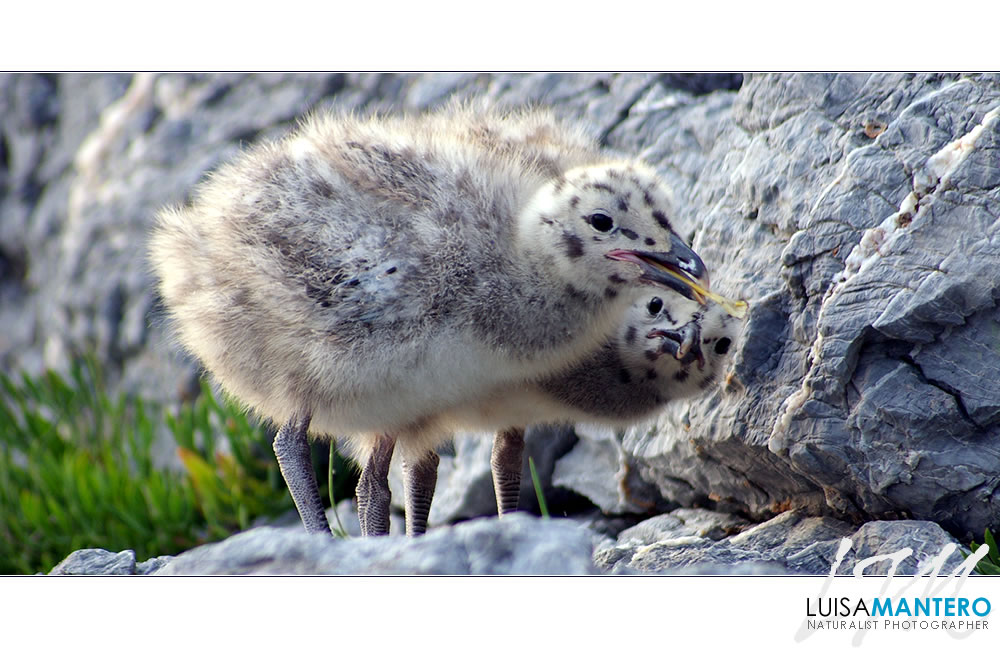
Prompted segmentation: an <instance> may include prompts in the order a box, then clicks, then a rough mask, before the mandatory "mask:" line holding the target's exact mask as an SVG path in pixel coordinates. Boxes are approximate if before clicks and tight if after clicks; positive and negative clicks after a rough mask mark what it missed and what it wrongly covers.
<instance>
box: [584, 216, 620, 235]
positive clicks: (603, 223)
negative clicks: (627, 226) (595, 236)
mask: <svg viewBox="0 0 1000 650" xmlns="http://www.w3.org/2000/svg"><path fill="white" fill-rule="evenodd" d="M590 225H591V226H593V227H594V230H596V231H598V232H608V231H610V230H611V229H612V228H614V227H615V220H614V219H612V218H611V217H609V216H608V215H606V214H602V213H600V212H595V213H594V214H592V215H590Z"/></svg>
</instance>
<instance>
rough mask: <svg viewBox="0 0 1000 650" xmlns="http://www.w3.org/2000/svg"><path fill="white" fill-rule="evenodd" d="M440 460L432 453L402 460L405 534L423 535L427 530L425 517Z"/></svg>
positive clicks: (429, 506) (428, 509)
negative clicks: (415, 458)
mask: <svg viewBox="0 0 1000 650" xmlns="http://www.w3.org/2000/svg"><path fill="white" fill-rule="evenodd" d="M440 460H441V458H440V456H438V455H437V454H436V453H434V451H433V450H432V451H430V452H427V453H425V454H424V455H422V456H420V457H418V458H417V460H415V461H414V460H411V459H409V458H404V459H403V487H404V489H405V490H406V534H407V535H409V536H410V537H415V536H417V535H423V534H424V532H425V531H426V530H427V515H428V513H430V510H431V500H432V499H433V498H434V488H435V486H436V485H437V469H438V462H440Z"/></svg>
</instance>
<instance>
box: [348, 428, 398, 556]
mask: <svg viewBox="0 0 1000 650" xmlns="http://www.w3.org/2000/svg"><path fill="white" fill-rule="evenodd" d="M395 446H396V439H395V438H392V437H390V436H378V438H376V440H375V447H374V448H373V449H372V453H371V455H370V456H368V461H367V462H366V463H365V466H364V467H363V468H362V469H361V477H360V478H359V479H358V490H357V495H358V519H359V520H360V521H361V534H362V535H364V536H366V537H370V536H373V535H388V534H389V499H390V498H391V494H390V493H389V461H391V460H392V450H393V449H394V448H395Z"/></svg>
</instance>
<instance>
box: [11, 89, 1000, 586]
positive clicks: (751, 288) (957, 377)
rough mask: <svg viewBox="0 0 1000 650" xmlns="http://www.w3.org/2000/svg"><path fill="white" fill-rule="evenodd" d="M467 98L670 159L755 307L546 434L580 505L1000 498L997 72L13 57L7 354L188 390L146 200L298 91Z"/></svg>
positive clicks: (940, 509)
mask: <svg viewBox="0 0 1000 650" xmlns="http://www.w3.org/2000/svg"><path fill="white" fill-rule="evenodd" d="M478 95H485V96H487V97H490V98H493V99H494V100H496V101H499V102H505V103H510V104H520V103H525V102H541V103H545V104H548V105H551V106H552V107H553V108H554V109H555V110H556V111H557V112H559V113H561V114H563V115H565V116H567V117H571V118H576V119H579V120H582V121H583V122H585V123H586V124H587V125H588V128H590V129H591V130H592V132H593V133H594V134H595V135H597V136H598V137H600V138H601V139H602V140H603V141H604V142H606V143H607V145H608V146H610V147H613V148H616V149H620V150H623V151H626V152H630V153H634V154H638V155H639V156H640V157H642V158H644V159H645V160H646V161H647V162H649V163H650V164H652V165H653V166H654V167H656V168H657V169H658V170H659V172H660V174H661V175H662V176H663V177H664V179H665V180H666V181H667V182H668V183H670V184H671V185H672V186H673V188H674V193H675V196H676V197H677V205H676V217H675V219H674V225H675V227H676V229H677V230H678V232H679V233H680V234H681V235H682V236H683V237H685V238H689V239H690V240H691V241H692V243H693V248H694V249H695V250H697V251H698V253H699V254H700V255H701V256H702V258H703V259H704V260H705V262H706V264H707V265H708V267H709V268H710V269H711V273H712V286H713V290H715V291H716V292H718V293H721V294H724V295H727V296H731V297H734V298H735V297H743V298H746V299H747V300H749V301H750V311H749V316H748V318H747V321H746V324H745V327H744V330H743V333H742V336H741V339H740V341H738V343H737V345H736V346H735V348H734V358H733V362H732V364H731V367H730V368H728V370H729V373H728V376H727V378H726V381H725V382H724V383H723V385H722V386H720V387H718V388H715V389H712V390H711V391H709V392H708V393H707V394H705V395H704V396H702V397H701V398H697V399H693V400H690V401H688V402H684V403H677V404H671V405H669V406H668V407H667V408H666V409H665V410H664V412H663V414H662V416H661V417H660V418H659V420H658V421H657V422H656V423H655V425H654V426H643V427H637V428H634V429H629V430H624V431H618V432H591V431H584V430H578V431H576V432H575V433H574V432H571V431H567V430H558V431H548V432H547V433H546V431H545V430H540V431H541V433H540V434H539V435H538V439H539V440H540V441H542V442H539V445H540V447H539V448H538V449H537V450H536V451H535V452H533V453H535V460H536V463H537V464H539V465H540V467H539V469H540V471H541V473H542V481H543V483H544V485H543V487H544V488H545V489H546V493H547V494H548V495H549V496H551V497H552V498H553V500H556V501H557V502H559V503H561V504H563V506H564V509H565V510H566V511H567V512H568V513H569V514H572V513H573V512H574V511H581V512H582V511H584V510H586V508H585V507H583V505H581V504H584V505H587V506H589V505H590V504H593V506H597V507H598V508H599V509H600V510H601V511H602V512H603V513H604V515H605V516H606V517H611V518H615V517H618V518H623V519H622V521H626V522H631V523H636V522H638V521H639V520H641V519H643V518H647V517H651V516H653V515H657V514H658V513H663V512H666V511H668V510H670V509H672V508H678V507H683V508H687V509H691V508H708V509H711V510H714V511H716V513H717V514H718V515H719V516H738V517H741V518H743V520H745V521H746V522H747V524H748V525H749V524H751V523H752V522H754V521H757V522H759V521H765V520H771V519H772V518H774V517H775V516H776V515H777V516H781V513H785V512H787V511H789V510H791V509H794V510H795V511H796V512H798V513H802V514H801V516H802V517H819V518H825V519H822V521H824V522H827V523H830V522H837V521H839V522H841V523H844V522H850V524H849V525H850V526H852V527H853V528H852V530H856V528H857V526H858V525H860V524H861V523H862V522H865V521H870V520H873V519H881V520H898V519H914V520H924V521H923V522H920V521H918V522H917V523H920V524H921V525H923V524H926V525H929V526H934V525H940V528H941V529H943V530H944V531H947V533H948V534H951V535H954V536H956V537H957V538H959V539H961V540H963V541H966V540H967V539H968V538H969V537H970V536H971V535H976V536H978V535H981V534H982V531H983V529H984V528H985V527H987V526H995V524H996V522H997V521H998V520H1000V502H998V500H997V497H996V493H997V489H998V487H1000V471H998V470H1000V435H998V434H1000V308H998V306H997V299H998V298H1000V241H998V236H1000V207H998V206H1000V146H998V140H1000V117H998V108H1000V77H998V76H996V75H936V74H922V75H905V74H892V75H884V74H881V75H853V74H852V75H750V76H746V77H745V78H743V77H741V76H739V75H718V76H697V77H688V76H684V75H608V74H584V75H559V74H538V75H517V74H511V75H466V74H445V75H363V74H356V75H355V74H348V75H342V74H335V75H250V76H243V75H208V76H202V75H167V76H141V75H140V76H130V75H55V76H37V75H0V368H2V370H3V372H5V373H10V372H14V371H17V370H21V369H26V370H28V371H32V372H37V371H38V370H40V369H41V368H43V367H46V366H54V367H57V368H58V367H60V366H63V365H64V364H65V363H66V362H67V361H68V360H69V359H70V358H71V357H72V356H74V355H79V354H82V353H87V352H94V353H96V355H97V358H98V360H99V361H100V362H101V363H102V364H103V365H104V366H105V368H106V371H107V374H108V375H109V380H110V381H111V382H112V383H113V384H116V385H118V386H120V387H123V388H125V389H127V390H132V391H135V392H138V393H140V394H142V395H143V396H144V397H147V398H154V399H158V400H160V401H168V402H170V401H174V400H177V399H180V397H181V396H182V395H184V394H185V393H186V392H188V391H189V390H190V386H191V381H192V379H193V378H195V377H196V376H197V372H198V369H197V368H196V367H195V366H194V365H193V364H192V363H191V361H190V360H189V359H187V358H185V357H184V356H183V355H182V354H180V353H179V351H178V350H177V349H176V347H174V346H173V344H172V343H171V342H170V339H169V336H168V335H167V334H166V332H165V331H164V328H163V326H162V314H161V307H160V305H159V304H158V300H157V298H156V296H155V295H154V293H153V291H152V282H151V278H150V275H149V273H148V270H147V266H146V262H145V252H144V248H145V241H146V233H147V232H148V229H149V227H150V224H151V221H152V218H153V215H154V214H155V212H156V211H157V210H158V209H159V208H160V207H162V206H163V205H165V204H169V203H175V202H182V201H184V200H185V199H186V198H187V196H188V193H189V192H190V191H191V189H192V188H193V187H194V185H195V184H196V182H197V181H198V180H199V179H200V178H202V177H203V175H204V174H205V173H206V172H209V171H211V170H212V169H214V168H215V167H216V166H218V165H219V164H220V163H221V162H223V161H225V160H227V159H229V158H231V157H232V156H233V155H234V154H235V153H236V152H238V151H239V149H240V148H241V147H243V146H245V145H246V144H247V143H249V142H252V141H255V140H257V139H260V138H273V137H277V136H280V135H281V134H282V133H284V132H286V131H287V130H289V129H290V128H292V127H293V126H294V124H295V121H296V120H297V119H298V118H299V117H300V116H302V115H303V114H306V113H308V112H309V111H313V110H324V109H326V108H329V107H344V108H348V109H357V110H361V111H366V110H371V109H382V110H420V109H424V108H428V107H432V106H436V105H440V104H442V103H444V102H447V101H449V100H451V99H452V98H455V97H457V98H465V97H473V96H478ZM545 440H549V441H551V443H550V444H548V445H546V444H545V443H544V441H545ZM488 447H489V438H488V437H470V438H468V439H467V441H465V442H461V443H456V445H455V447H454V454H452V455H450V456H447V457H446V458H445V461H443V463H442V472H441V473H440V475H439V485H438V500H437V501H435V509H433V510H432V511H431V520H432V523H435V524H439V525H440V524H444V523H447V522H453V521H458V520H463V519H468V518H472V517H477V516H480V515H486V514H490V513H492V512H493V507H494V505H493V501H492V488H491V486H490V483H489V455H488V453H484V450H488ZM165 454H166V455H167V456H171V455H172V453H171V452H170V450H169V449H168V450H166V451H165ZM459 479H460V480H459ZM522 502H523V503H527V504H533V503H534V502H535V499H534V491H533V489H532V487H531V485H530V482H529V479H528V477H527V473H526V476H525V484H524V486H523V490H522ZM609 521H610V520H609ZM929 522H934V523H929ZM874 523H877V522H872V523H871V524H869V525H874ZM908 523H912V522H904V521H894V522H889V523H886V524H885V525H886V526H890V529H887V530H890V532H891V531H895V533H898V534H907V535H909V534H912V535H918V532H917V531H916V529H912V530H911V529H909V528H906V526H905V525H904V524H908ZM609 525H610V524H609ZM880 525H881V524H880ZM615 526H617V524H615ZM830 526H834V524H832V523H830ZM834 527H835V526H834ZM605 528H607V526H605ZM810 530H813V531H814V532H816V537H815V539H814V540H813V541H814V542H815V543H816V544H828V543H830V542H831V539H832V538H828V537H829V535H830V534H832V532H831V531H832V530H833V528H829V527H827V526H826V524H824V525H822V526H817V527H815V528H814V529H810ZM723 541H724V540H723V539H714V538H713V539H711V540H710V541H709V542H705V543H706V544H709V543H710V546H711V548H712V549H714V550H713V551H712V553H716V552H718V553H723V551H721V550H719V549H721V548H723V547H720V546H717V545H718V544H721V543H722V542H723ZM727 543H728V542H727ZM647 546H648V544H647ZM667 547H669V544H667V545H665V546H664V547H663V548H664V549H666V548H667ZM699 548H700V547H699ZM707 548H708V546H706V549H707ZM725 548H727V549H729V550H727V551H725V552H724V553H728V555H725V557H729V558H730V559H731V560H732V561H733V562H743V561H744V560H746V561H752V562H758V561H759V562H764V563H765V564H766V563H767V562H771V560H768V559H766V558H763V559H762V558H761V557H756V559H754V558H751V557H750V556H749V555H746V553H745V549H743V548H742V547H740V546H738V545H730V547H725ZM807 548H808V545H806V546H804V547H803V548H801V549H798V550H796V553H799V552H805V549H807ZM817 549H819V550H822V549H825V550H822V553H827V552H828V551H829V548H828V547H817ZM786 550H787V549H786ZM819 550H817V552H819ZM669 552H674V551H669ZM707 552H708V551H707V550H706V553H707ZM664 553H668V551H667V550H662V549H661V550H657V551H656V552H655V553H654V552H653V551H652V550H650V551H647V552H646V553H645V556H646V557H647V560H643V562H647V564H642V563H639V564H638V565H636V566H640V565H641V566H642V567H646V568H644V569H641V570H647V569H648V570H659V569H657V568H656V567H660V566H664V567H665V566H667V564H665V563H664V562H661V561H660V560H659V559H656V558H661V557H664V555H663V554H664ZM709 555H711V554H709ZM709 555H706V561H707V560H709V559H711V558H710V557H709ZM622 557H625V556H624V555H623V556H622ZM629 557H630V558H631V556H629ZM642 557H643V556H642V555H640V559H641V558H642ZM720 557H721V556H720ZM824 557H825V556H824ZM740 558H743V559H740ZM747 558H749V559H747ZM133 559H134V558H133ZM116 561H117V560H116ZM629 562H634V558H632V559H630V560H629ZM598 564H600V562H599V563H598ZM620 564H621V560H616V561H613V562H612V561H610V560H609V561H608V563H607V564H606V566H607V567H612V568H613V567H617V566H619V565H620ZM626 564H628V562H626ZM622 566H624V565H622ZM748 566H749V565H748ZM754 566H755V567H757V569H760V570H770V569H773V568H774V566H773V565H772V564H766V566H765V565H757V564H755V565H754ZM767 567H770V569H768V568H767ZM633 569H634V567H633ZM791 569H792V567H790V566H789V565H788V564H787V563H785V564H783V565H782V567H781V570H791Z"/></svg>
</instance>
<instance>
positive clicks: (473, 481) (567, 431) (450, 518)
mask: <svg viewBox="0 0 1000 650" xmlns="http://www.w3.org/2000/svg"><path fill="white" fill-rule="evenodd" d="M575 442H576V436H575V435H574V434H573V429H572V428H570V427H566V426H536V427H528V429H527V430H526V431H525V434H524V466H523V467H522V473H521V496H520V508H521V510H524V511H527V512H533V513H536V514H538V512H539V509H538V497H537V496H536V494H535V487H534V484H533V483H532V482H531V473H530V471H529V466H528V459H529V458H530V459H532V460H533V461H534V463H535V470H536V471H537V473H538V479H539V482H540V484H541V486H542V490H543V494H544V495H545V497H546V502H547V503H548V504H549V507H550V508H554V507H556V506H559V505H560V503H561V499H562V498H563V496H564V495H562V494H560V493H559V492H558V491H556V490H553V489H552V474H553V469H554V466H555V463H556V459H557V458H560V457H561V456H562V455H563V454H565V453H566V451H567V450H568V449H570V448H572V447H573V445H574V443H575ZM492 450H493V435H492V433H481V434H473V435H462V436H458V437H457V438H456V439H455V441H454V444H453V445H448V446H446V448H444V449H441V450H439V452H440V456H441V463H440V465H439V466H438V480H437V487H436V488H435V492H434V501H433V502H432V503H431V510H430V514H429V516H428V523H429V525H430V526H440V525H443V524H446V523H452V522H455V521H462V520H465V519H472V518H474V517H483V516H495V515H496V514H497V503H496V495H495V494H494V492H493V474H492V471H491V470H490V454H491V453H492ZM389 489H390V490H391V491H392V504H393V506H394V507H395V508H396V509H397V510H398V511H399V512H402V511H403V509H404V496H403V473H402V469H401V467H400V464H399V460H398V459H394V461H393V463H392V465H391V466H390V469H389Z"/></svg>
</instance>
